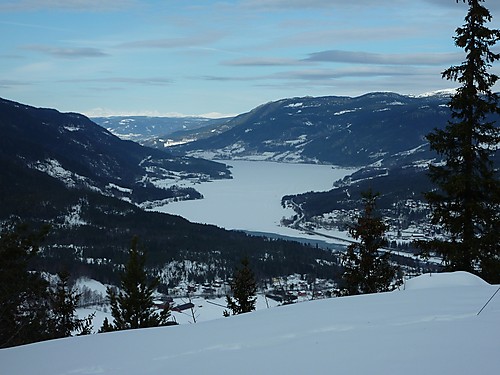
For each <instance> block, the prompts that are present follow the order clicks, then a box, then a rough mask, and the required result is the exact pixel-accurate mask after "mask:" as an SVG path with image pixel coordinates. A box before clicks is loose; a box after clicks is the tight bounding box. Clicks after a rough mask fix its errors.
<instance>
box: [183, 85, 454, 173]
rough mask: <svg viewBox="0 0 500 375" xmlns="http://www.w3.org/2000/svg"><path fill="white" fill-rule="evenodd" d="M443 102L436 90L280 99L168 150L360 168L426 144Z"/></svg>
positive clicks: (443, 112)
mask: <svg viewBox="0 0 500 375" xmlns="http://www.w3.org/2000/svg"><path fill="white" fill-rule="evenodd" d="M449 100H450V97H449V95H444V94H442V93H436V94H433V95H427V96H419V97H412V96H406V95H400V94H396V93H387V92H383V93H368V94H365V95H362V96H359V97H337V96H326V97H303V98H289V99H282V100H278V101H275V102H270V103H266V104H263V105H261V106H259V107H257V108H255V109H253V110H252V111H250V112H248V113H245V114H241V115H239V116H237V117H235V118H234V119H232V120H230V121H228V122H227V123H226V124H224V126H225V127H226V128H228V130H226V131H224V132H221V133H220V134H215V135H213V136H211V137H209V138H206V139H201V140H199V141H195V142H191V143H188V144H185V145H182V146H178V147H176V148H179V149H180V150H183V151H186V152H187V153H188V154H189V155H196V156H204V157H206V156H210V158H211V159H223V160H229V159H250V160H273V161H286V162H309V163H311V162H312V163H326V164H334V165H342V166H364V165H368V164H371V163H374V162H376V161H378V160H380V159H383V158H388V157H391V156H394V155H396V154H398V153H405V152H410V150H415V149H416V148H417V147H418V146H421V145H422V144H424V143H426V141H425V135H426V134H428V133H429V132H430V131H431V130H432V129H433V128H435V127H444V126H445V125H446V123H447V121H448V120H449V119H450V111H449V108H448V107H447V104H448V102H449ZM423 151H425V150H420V153H422V152H423ZM426 157H428V155H427V156H426Z"/></svg>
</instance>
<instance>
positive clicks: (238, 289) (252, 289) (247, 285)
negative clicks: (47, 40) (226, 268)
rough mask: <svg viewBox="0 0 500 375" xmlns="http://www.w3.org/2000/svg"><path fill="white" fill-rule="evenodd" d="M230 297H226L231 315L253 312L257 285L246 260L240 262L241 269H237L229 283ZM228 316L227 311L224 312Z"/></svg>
mask: <svg viewBox="0 0 500 375" xmlns="http://www.w3.org/2000/svg"><path fill="white" fill-rule="evenodd" d="M231 292H232V297H231V296H226V302H227V307H228V309H230V310H231V312H232V314H233V315H238V314H243V313H247V312H250V311H253V310H255V303H256V301H257V284H256V282H255V276H254V273H253V271H252V270H251V269H250V264H249V261H248V258H246V257H245V258H243V259H242V260H241V268H237V269H236V271H235V273H234V276H233V280H232V282H231ZM224 315H225V316H228V315H229V313H228V312H227V311H225V312H224Z"/></svg>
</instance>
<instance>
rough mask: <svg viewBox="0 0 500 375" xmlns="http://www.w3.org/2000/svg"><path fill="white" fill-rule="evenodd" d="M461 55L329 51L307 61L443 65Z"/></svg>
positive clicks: (313, 54) (315, 53) (460, 57)
mask: <svg viewBox="0 0 500 375" xmlns="http://www.w3.org/2000/svg"><path fill="white" fill-rule="evenodd" d="M462 58H463V56H462V54H460V53H372V52H361V51H343V50H329V51H321V52H314V53H311V54H310V55H309V57H308V58H307V59H305V61H314V62H334V63H354V64H383V65H441V64H450V63H453V62H456V61H460V60H461V59H462Z"/></svg>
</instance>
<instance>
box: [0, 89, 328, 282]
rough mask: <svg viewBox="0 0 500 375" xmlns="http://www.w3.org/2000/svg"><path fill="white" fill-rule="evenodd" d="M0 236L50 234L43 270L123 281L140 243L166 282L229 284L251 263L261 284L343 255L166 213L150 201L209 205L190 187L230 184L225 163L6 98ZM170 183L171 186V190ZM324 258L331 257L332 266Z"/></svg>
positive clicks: (0, 139) (0, 114)
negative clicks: (150, 207) (165, 273)
mask: <svg viewBox="0 0 500 375" xmlns="http://www.w3.org/2000/svg"><path fill="white" fill-rule="evenodd" d="M0 163H1V165H2V167H1V168H0V229H1V228H2V227H3V225H4V224H5V223H8V222H11V221H21V222H26V223H29V224H31V226H32V227H33V228H36V227H38V226H40V225H42V224H50V225H51V227H52V229H51V231H50V234H49V236H48V238H47V239H46V241H45V243H44V246H43V257H42V258H41V259H40V260H39V262H38V267H40V268H42V269H43V270H45V271H49V272H57V271H61V270H62V269H66V270H68V271H70V272H71V273H72V274H73V276H80V275H85V276H90V277H93V278H95V279H98V280H101V281H102V282H116V280H117V278H116V274H117V272H118V271H119V270H120V269H121V266H120V265H121V264H123V262H124V261H125V260H126V257H125V254H126V251H127V249H128V246H129V244H130V241H131V239H132V237H133V236H135V235H137V236H139V238H140V242H141V243H142V244H143V246H144V248H145V249H146V250H147V252H148V265H149V267H151V268H154V269H155V270H156V271H155V272H156V273H157V274H159V275H162V273H161V272H162V271H161V270H162V269H163V267H165V265H166V264H169V263H172V262H174V263H175V264H176V266H175V267H173V268H174V269H175V270H176V272H170V274H169V278H168V282H173V280H174V279H175V278H183V279H189V280H194V279H195V278H196V279H197V280H204V279H212V280H213V279H214V278H216V277H217V278H223V279H225V278H227V277H229V276H230V275H231V274H232V272H233V269H234V266H235V265H236V264H238V263H239V261H240V260H241V258H242V257H243V256H244V255H247V256H249V257H250V259H251V261H252V263H253V264H254V266H255V267H256V273H257V275H258V276H259V277H262V278H263V277H272V276H276V275H286V274H289V273H295V272H298V273H312V274H316V275H318V276H319V275H322V276H323V277H324V276H325V275H327V274H331V272H332V268H331V266H330V267H328V266H326V265H327V264H332V262H333V264H335V256H334V255H333V254H331V253H330V252H325V251H322V250H318V249H313V248H310V247H308V246H304V245H301V244H298V243H295V242H290V241H282V240H269V239H265V238H258V237H251V236H248V235H246V234H244V233H241V232H231V231H226V230H224V229H220V228H217V227H215V226H210V225H199V224H193V223H190V222H188V221H187V220H185V219H183V218H181V217H178V216H172V215H167V214H160V213H155V212H148V211H144V210H143V209H142V208H140V206H144V205H145V204H147V203H148V202H152V201H165V200H168V199H193V198H201V196H200V195H199V193H197V192H196V191H195V190H194V189H182V188H179V187H177V186H176V185H175V183H176V182H178V181H180V180H182V179H186V178H189V179H196V180H200V179H204V180H206V179H208V180H210V179H219V178H230V177H231V176H230V173H229V171H228V169H227V167H226V165H225V164H220V163H216V162H212V161H207V160H202V159H197V158H192V157H187V156H174V155H172V154H170V153H169V152H166V151H164V150H158V149H153V148H148V147H143V146H141V145H139V144H137V143H134V142H131V141H124V140H120V139H119V138H118V137H116V136H114V135H113V134H111V133H110V132H109V131H107V130H106V129H104V128H102V127H100V126H99V125H97V124H95V123H94V122H92V121H90V120H89V119H88V118H86V117H85V116H83V115H80V114H75V113H60V112H58V111H56V110H54V109H43V108H34V107H31V106H27V105H24V104H20V103H16V102H12V101H9V100H5V99H0ZM165 185H166V187H165ZM317 259H324V261H325V262H324V263H321V262H318V261H317Z"/></svg>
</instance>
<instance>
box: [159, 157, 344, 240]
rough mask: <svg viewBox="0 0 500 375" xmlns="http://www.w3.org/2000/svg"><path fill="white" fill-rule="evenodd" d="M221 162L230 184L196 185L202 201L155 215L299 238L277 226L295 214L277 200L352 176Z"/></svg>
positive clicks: (323, 168)
mask: <svg viewBox="0 0 500 375" xmlns="http://www.w3.org/2000/svg"><path fill="white" fill-rule="evenodd" d="M222 162H223V163H225V164H228V165H230V166H232V167H233V168H232V169H231V172H232V174H233V179H231V180H218V181H212V182H204V183H201V184H195V185H193V187H194V188H195V189H196V190H198V191H199V192H200V193H201V194H203V196H204V199H201V200H192V201H181V202H174V203H169V204H167V205H165V206H162V207H156V208H155V210H157V211H161V212H166V213H170V214H174V215H179V216H182V217H184V218H186V219H188V220H189V221H192V222H197V223H204V224H214V225H217V226H219V227H223V228H226V229H238V230H247V231H256V232H267V233H277V234H282V235H288V236H298V235H299V232H297V231H296V230H293V229H291V228H287V227H282V226H281V225H280V220H281V219H282V218H283V217H290V216H292V215H293V214H294V211H293V210H292V209H284V208H283V207H282V206H281V198H282V197H283V196H284V195H288V194H300V193H304V192H307V191H324V190H330V189H331V188H332V187H333V183H334V182H335V181H336V180H338V179H341V178H343V177H344V176H347V175H349V174H351V173H353V172H354V170H353V169H345V168H339V167H335V166H332V165H315V164H288V163H276V162H264V161H242V160H238V161H222ZM318 238H321V237H319V236H318Z"/></svg>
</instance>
